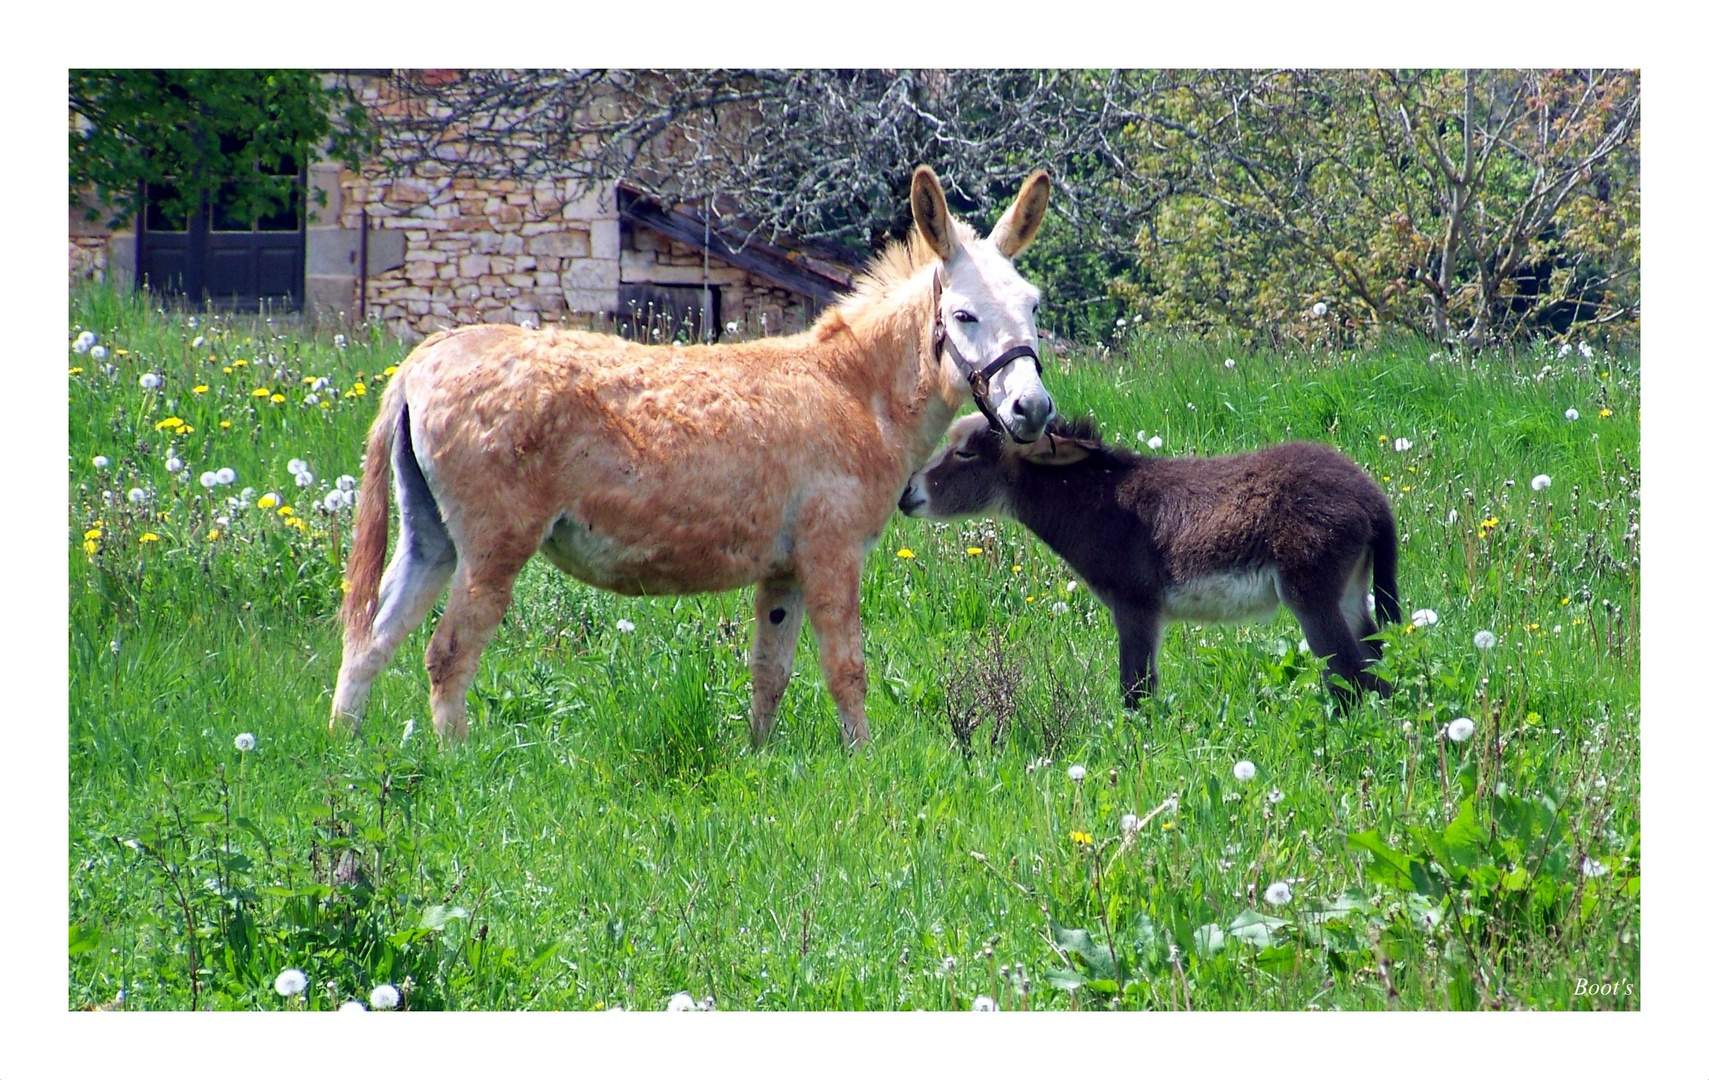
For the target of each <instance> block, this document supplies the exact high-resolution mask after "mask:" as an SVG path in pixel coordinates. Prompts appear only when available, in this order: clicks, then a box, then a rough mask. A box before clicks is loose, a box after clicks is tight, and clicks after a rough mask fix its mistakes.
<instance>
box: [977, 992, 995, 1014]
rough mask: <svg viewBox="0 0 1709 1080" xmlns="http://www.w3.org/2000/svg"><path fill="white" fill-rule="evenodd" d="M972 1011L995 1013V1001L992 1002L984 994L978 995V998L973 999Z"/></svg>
mask: <svg viewBox="0 0 1709 1080" xmlns="http://www.w3.org/2000/svg"><path fill="white" fill-rule="evenodd" d="M972 1011H973V1012H996V1011H997V1003H996V1002H995V1001H992V1000H991V998H990V997H989V996H987V995H985V994H980V995H979V996H978V997H976V998H974V999H973V1010H972Z"/></svg>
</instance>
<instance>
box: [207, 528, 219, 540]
mask: <svg viewBox="0 0 1709 1080" xmlns="http://www.w3.org/2000/svg"><path fill="white" fill-rule="evenodd" d="M219 538H220V531H219V530H218V529H209V530H208V539H209V540H218V539H219Z"/></svg>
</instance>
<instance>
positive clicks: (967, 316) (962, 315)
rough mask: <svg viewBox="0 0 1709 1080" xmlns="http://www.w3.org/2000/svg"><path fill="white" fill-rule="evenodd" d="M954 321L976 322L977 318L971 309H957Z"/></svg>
mask: <svg viewBox="0 0 1709 1080" xmlns="http://www.w3.org/2000/svg"><path fill="white" fill-rule="evenodd" d="M955 321H956V322H968V323H973V322H978V321H979V319H978V318H977V317H976V316H975V315H974V314H973V312H971V311H958V312H956V313H955Z"/></svg>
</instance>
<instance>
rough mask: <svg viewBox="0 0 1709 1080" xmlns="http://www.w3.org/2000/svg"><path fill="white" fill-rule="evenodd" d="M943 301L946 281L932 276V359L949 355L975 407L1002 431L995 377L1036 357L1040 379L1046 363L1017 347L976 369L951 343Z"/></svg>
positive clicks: (1025, 347) (1030, 350)
mask: <svg viewBox="0 0 1709 1080" xmlns="http://www.w3.org/2000/svg"><path fill="white" fill-rule="evenodd" d="M942 298H943V279H942V278H940V277H939V276H938V275H937V273H935V272H934V273H933V274H932V357H933V359H941V357H942V356H943V353H944V350H946V349H947V350H948V351H949V358H950V359H951V360H954V361H955V366H956V367H957V368H958V369H959V370H960V371H961V374H962V377H963V378H965V379H966V380H967V388H968V389H969V390H970V391H972V394H973V404H975V405H977V406H978V407H979V411H980V412H982V413H984V414H985V419H986V420H987V421H988V422H989V423H990V425H991V428H992V430H993V431H1002V430H1004V428H1003V423H1002V421H1000V420H998V419H997V413H996V410H994V409H992V408H991V400H990V397H989V394H990V392H991V377H992V376H994V375H996V374H997V373H998V372H999V371H1002V370H1003V369H1004V368H1006V367H1008V366H1009V365H1010V364H1012V363H1014V362H1015V361H1016V360H1019V359H1020V358H1021V357H1023V356H1030V357H1032V360H1033V363H1034V364H1035V365H1037V367H1038V371H1039V374H1040V375H1043V374H1044V362H1043V361H1042V360H1040V359H1039V358H1038V353H1036V352H1034V351H1033V347H1032V346H1031V345H1016V346H1015V347H1014V348H1012V349H1009V350H1008V351H1007V352H1004V353H1003V354H1001V355H1000V356H998V357H997V359H995V360H993V361H991V362H990V363H989V364H986V365H985V366H984V367H982V368H976V367H974V366H973V364H972V363H971V362H970V361H969V360H968V359H967V357H965V356H963V355H961V350H960V349H958V348H956V347H955V342H953V341H951V340H950V339H949V329H948V328H947V327H946V326H945V325H944V313H943V306H942V305H941V304H940V303H939V301H940V300H941V299H942Z"/></svg>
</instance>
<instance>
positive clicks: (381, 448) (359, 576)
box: [338, 371, 408, 642]
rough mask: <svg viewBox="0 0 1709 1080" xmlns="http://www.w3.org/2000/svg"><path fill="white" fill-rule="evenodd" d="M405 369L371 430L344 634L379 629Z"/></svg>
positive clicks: (355, 636) (347, 570)
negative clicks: (394, 443) (377, 620)
mask: <svg viewBox="0 0 1709 1080" xmlns="http://www.w3.org/2000/svg"><path fill="white" fill-rule="evenodd" d="M403 383H404V373H403V372H402V371H400V372H398V373H397V375H396V376H395V377H394V378H393V379H392V381H391V383H390V384H389V385H388V386H387V387H386V392H385V394H384V395H383V396H382V397H381V398H380V415H378V416H376V417H374V425H373V426H372V427H370V428H369V429H368V460H367V462H366V463H365V464H364V465H363V466H362V487H361V490H360V491H358V492H357V495H356V531H355V539H354V540H353V541H352V542H351V544H350V561H349V562H347V563H346V564H345V565H344V605H343V607H341V608H340V609H339V612H338V617H339V618H340V619H342V620H344V633H345V636H346V637H347V638H349V639H350V640H352V641H356V642H365V641H367V640H368V637H369V635H370V634H372V633H373V630H374V615H375V610H376V608H377V607H378V606H379V597H380V575H381V573H382V571H383V570H384V564H385V561H386V527H387V525H388V519H389V518H390V516H391V505H390V503H391V490H390V486H391V485H390V481H391V477H392V439H393V438H394V437H395V436H396V434H397V430H398V423H399V421H400V420H405V421H407V419H408V417H407V415H406V413H405V410H404V391H403Z"/></svg>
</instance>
